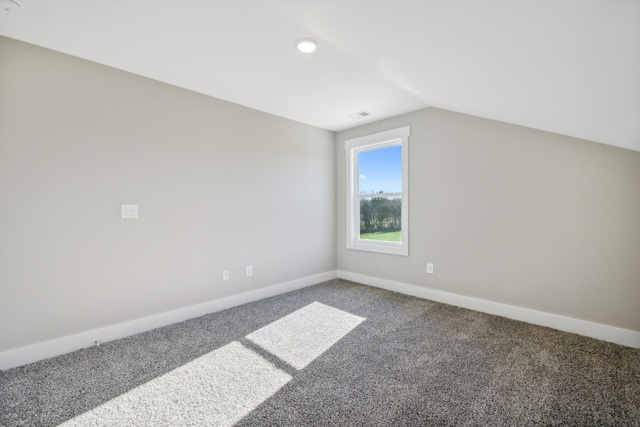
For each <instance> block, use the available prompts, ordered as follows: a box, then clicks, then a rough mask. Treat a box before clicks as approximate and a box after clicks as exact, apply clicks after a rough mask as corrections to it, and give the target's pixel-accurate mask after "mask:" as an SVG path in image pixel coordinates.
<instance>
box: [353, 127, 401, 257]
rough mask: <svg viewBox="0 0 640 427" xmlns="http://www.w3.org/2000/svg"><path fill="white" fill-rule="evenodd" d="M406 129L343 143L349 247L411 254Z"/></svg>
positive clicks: (393, 130)
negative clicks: (345, 160) (345, 156)
mask: <svg viewBox="0 0 640 427" xmlns="http://www.w3.org/2000/svg"><path fill="white" fill-rule="evenodd" d="M409 134H410V128H409V126H405V127H401V128H398V129H392V130H388V131H385V132H381V133H377V134H374V135H367V136H363V137H360V138H355V139H350V140H347V141H346V142H345V149H346V152H347V153H346V154H347V248H348V249H359V250H363V251H372V252H382V253H387V254H395V255H405V256H406V255H409V228H408V226H409V209H408V207H409V197H408V196H409V191H408V182H407V180H408V178H407V177H408V168H407V164H408V154H409V153H408V139H409Z"/></svg>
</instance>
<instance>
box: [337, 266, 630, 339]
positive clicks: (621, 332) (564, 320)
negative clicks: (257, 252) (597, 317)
mask: <svg viewBox="0 0 640 427" xmlns="http://www.w3.org/2000/svg"><path fill="white" fill-rule="evenodd" d="M338 277H339V278H341V279H346V280H350V281H352V282H357V283H362V284H365V285H370V286H375V287H377V288H382V289H387V290H389V291H394V292H399V293H401V294H405V295H412V296H415V297H419V298H424V299H428V300H431V301H437V302H443V303H446V304H451V305H455V306H458V307H464V308H468V309H471V310H475V311H480V312H483V313H488V314H495V315H498V316H502V317H507V318H509V319H514V320H520V321H522V322H527V323H532V324H534V325H540V326H546V327H549V328H553V329H558V330H560V331H565V332H572V333H575V334H578V335H584V336H587V337H591V338H597V339H600V340H603V341H609V342H612V343H615V344H621V345H625V346H628V347H634V348H640V332H636V331H631V330H628V329H622V328H616V327H614V326H608V325H603V324H600V323H593V322H588V321H586V320H580V319H574V318H571V317H565V316H559V315H557V314H551V313H545V312H542V311H536V310H531V309H528V308H522V307H516V306H513V305H508V304H502V303H498V302H493V301H488V300H483V299H479V298H473V297H467V296H464V295H458V294H452V293H449V292H444V291H438V290H435V289H429V288H424V287H421V286H416V285H409V284H406V283H401V282H395V281H392V280H387V279H380V278H378V277H371V276H365V275H363V274H358V273H351V272H349V271H342V270H338Z"/></svg>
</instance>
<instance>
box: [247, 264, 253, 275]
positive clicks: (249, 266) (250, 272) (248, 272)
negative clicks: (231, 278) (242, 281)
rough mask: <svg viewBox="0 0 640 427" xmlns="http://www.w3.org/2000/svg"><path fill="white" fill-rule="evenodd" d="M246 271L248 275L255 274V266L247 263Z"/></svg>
mask: <svg viewBox="0 0 640 427" xmlns="http://www.w3.org/2000/svg"><path fill="white" fill-rule="evenodd" d="M245 273H246V274H247V277H249V276H253V266H252V265H247V266H246V267H245Z"/></svg>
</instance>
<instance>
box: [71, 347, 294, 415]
mask: <svg viewBox="0 0 640 427" xmlns="http://www.w3.org/2000/svg"><path fill="white" fill-rule="evenodd" d="M290 380H291V376H290V375H289V374H287V373H286V372H283V371H281V370H279V369H277V368H276V367H275V366H273V365H272V364H271V363H269V362H267V361H266V360H264V359H263V358H262V356H260V355H258V354H257V353H255V352H254V351H252V350H249V349H247V348H246V347H244V346H243V345H242V344H240V343H238V342H232V343H230V344H228V345H226V346H224V347H221V348H219V349H217V350H214V351H212V352H210V353H208V354H206V355H204V356H202V357H199V358H198V359H195V360H193V361H191V362H189V363H187V364H185V365H183V366H181V367H179V368H177V369H175V370H173V371H171V372H168V373H167V374H165V375H163V376H161V377H158V378H156V379H154V380H151V381H149V382H148V383H145V384H143V385H141V386H139V387H136V388H134V389H133V390H131V391H129V392H127V393H125V394H123V395H121V396H118V397H116V398H115V399H112V400H110V401H109V402H107V403H105V404H103V405H101V406H98V407H97V408H95V409H93V410H91V411H89V412H85V413H84V414H82V415H79V416H77V417H75V418H73V419H71V420H69V421H67V422H65V423H63V424H61V426H63V427H75V426H77V427H80V426H82V427H85V426H123V427H124V426H127V427H135V426H226V425H233V424H234V423H236V422H238V421H239V420H240V419H241V418H242V417H243V416H245V415H246V414H248V413H249V412H251V411H252V410H253V409H255V408H256V407H257V406H258V405H259V404H260V403H262V402H263V401H265V400H266V399H268V398H269V397H270V396H272V395H273V394H274V393H275V392H277V391H278V390H279V389H280V388H281V387H282V386H284V385H285V384H286V383H287V382H289V381H290Z"/></svg>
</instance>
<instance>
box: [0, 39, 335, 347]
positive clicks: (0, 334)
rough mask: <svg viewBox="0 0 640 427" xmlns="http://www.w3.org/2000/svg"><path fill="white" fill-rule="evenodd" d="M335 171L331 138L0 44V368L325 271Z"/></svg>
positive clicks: (329, 262) (329, 266) (331, 239)
mask: <svg viewBox="0 0 640 427" xmlns="http://www.w3.org/2000/svg"><path fill="white" fill-rule="evenodd" d="M211 78H212V79H215V78H216V76H215V75H212V76H211ZM334 171H335V143H334V134H333V133H332V132H328V131H324V130H320V129H317V128H314V127H311V126H306V125H302V124H299V123H296V122H292V121H289V120H285V119H282V118H278V117H275V116H272V115H268V114H265V113H262V112H258V111H255V110H251V109H248V108H244V107H241V106H238V105H235V104H231V103H227V102H224V101H221V100H217V99H213V98H210V97H207V96H203V95H199V94H196V93H193V92H189V91H186V90H183V89H178V88H175V87H172V86H169V85H165V84H162V83H159V82H155V81H152V80H149V79H145V78H142V77H138V76H135V75H131V74H128V73H124V72H121V71H117V70H114V69H111V68H108V67H104V66H101V65H97V64H94V63H91V62H88V61H84V60H80V59H77V58H73V57H70V56H66V55H62V54H59V53H55V52H52V51H48V50H45V49H42V48H38V47H35V46H31V45H28V44H25V43H21V42H17V41H13V40H10V39H6V38H0V352H2V351H5V350H9V349H14V348H18V347H22V346H27V345H30V344H33V343H39V342H42V341H46V340H50V339H54V338H58V337H63V336H67V335H71V334H75V333H79V332H82V331H86V330H92V329H95V328H100V327H104V326H108V325H112V324H115V323H118V322H125V321H129V320H131V319H136V318H139V317H143V316H148V315H153V314H156V313H160V312H164V311H167V310H172V309H176V308H179V307H185V306H190V305H193V304H198V303H202V302H204V301H210V300H215V299H218V298H222V297H226V296H230V295H235V294H238V293H241V292H245V291H251V290H256V289H260V288H264V287H267V286H271V285H274V284H279V283H282V282H287V281H291V280H294V279H298V278H302V277H307V276H312V275H315V274H319V273H323V272H326V271H334V270H335V263H336V261H335V246H336V242H335V177H334V175H335V174H334ZM122 203H138V204H139V206H140V219H138V220H122V219H120V204H122ZM247 264H251V265H253V268H254V276H253V277H251V278H246V277H243V275H244V266H245V265H247ZM223 269H229V270H231V280H229V281H224V282H223V281H222V280H221V272H222V270H223Z"/></svg>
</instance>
